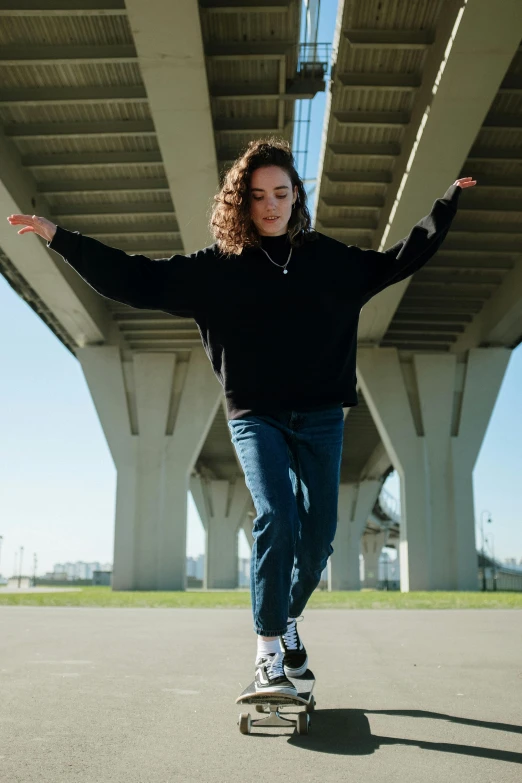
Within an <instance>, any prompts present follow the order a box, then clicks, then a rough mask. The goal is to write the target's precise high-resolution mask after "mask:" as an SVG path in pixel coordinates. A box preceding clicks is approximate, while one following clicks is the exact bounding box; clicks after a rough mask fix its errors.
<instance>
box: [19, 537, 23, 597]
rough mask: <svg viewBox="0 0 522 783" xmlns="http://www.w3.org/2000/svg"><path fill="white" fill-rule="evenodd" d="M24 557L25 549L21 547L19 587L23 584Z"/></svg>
mask: <svg viewBox="0 0 522 783" xmlns="http://www.w3.org/2000/svg"><path fill="white" fill-rule="evenodd" d="M23 557H24V548H23V546H21V547H20V573H19V574H18V587H20V586H21V584H22V560H23Z"/></svg>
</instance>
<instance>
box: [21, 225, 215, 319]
mask: <svg viewBox="0 0 522 783" xmlns="http://www.w3.org/2000/svg"><path fill="white" fill-rule="evenodd" d="M7 219H8V221H9V222H10V224H11V225H13V226H15V225H22V226H23V228H22V229H21V230H20V231H19V232H18V233H19V234H24V233H27V232H33V233H35V234H38V236H41V237H42V239H45V240H47V247H49V248H51V250H55V251H56V252H57V253H59V254H60V255H61V256H62V257H63V259H64V260H65V261H66V262H67V263H68V264H70V266H72V267H73V268H74V269H75V270H76V271H77V272H78V274H79V275H80V276H81V277H82V278H83V279H84V280H85V281H86V282H87V283H88V284H89V285H90V286H91V287H92V288H94V290H95V291H97V292H98V293H99V294H101V295H102V296H105V297H107V298H108V299H113V300H115V301H116V302H123V303H124V304H127V305H130V306H131V307H136V308H140V309H151V310H165V311H167V312H173V313H175V314H176V315H182V316H186V317H192V316H193V315H194V313H195V312H196V311H197V310H198V309H201V305H202V301H203V300H204V296H205V287H206V275H205V274H204V273H203V270H202V265H203V263H204V259H205V257H206V256H208V255H209V252H208V251H210V248H209V249H207V252H206V251H198V252H197V253H193V254H191V255H188V256H185V255H174V256H171V257H170V258H161V259H158V260H155V259H151V258H147V256H142V255H138V254H136V255H134V254H132V255H130V254H127V253H125V252H124V251H123V250H118V249H117V248H114V247H110V246H109V245H105V244H103V242H99V241H98V240H97V239H93V238H92V237H88V236H84V235H82V234H80V233H79V232H77V231H68V230H67V229H65V228H62V227H61V226H56V225H55V224H54V223H52V222H51V221H50V220H47V219H46V218H42V217H38V216H36V215H11V216H10V217H8V218H7Z"/></svg>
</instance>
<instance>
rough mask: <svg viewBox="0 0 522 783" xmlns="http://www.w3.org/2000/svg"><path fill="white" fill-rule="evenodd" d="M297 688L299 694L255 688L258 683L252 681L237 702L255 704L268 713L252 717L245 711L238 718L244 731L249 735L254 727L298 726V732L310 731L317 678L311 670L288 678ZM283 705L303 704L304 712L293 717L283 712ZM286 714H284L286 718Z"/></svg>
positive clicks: (294, 705)
mask: <svg viewBox="0 0 522 783" xmlns="http://www.w3.org/2000/svg"><path fill="white" fill-rule="evenodd" d="M288 679H289V680H290V682H291V683H292V685H293V686H294V687H295V689H296V691H297V696H289V695H287V694H285V693H277V691H272V692H270V691H263V692H262V693H259V692H258V691H256V685H255V682H251V683H250V685H248V686H247V687H246V688H245V690H244V691H243V693H242V694H241V695H240V696H238V698H237V699H236V704H253V705H255V708H256V711H257V712H263V713H264V714H266V715H268V717H266V718H258V719H257V720H252V718H251V716H250V713H248V712H242V713H241V714H240V716H239V719H238V725H239V731H240V732H241V734H250V732H251V729H252V727H253V726H256V727H257V726H276V727H281V726H295V727H296V728H297V732H298V733H299V734H308V731H309V729H310V725H311V722H310V715H309V713H310V712H313V710H314V707H315V697H314V695H313V693H312V691H313V689H314V685H315V677H314V675H313V672H312V671H311V670H310V669H307V670H306V671H305V673H304V674H302V675H301V676H300V677H289V678H288ZM283 707H294V708H295V707H304V708H305V709H304V710H302V711H301V712H297V714H296V715H294V716H292V715H291V714H290V713H292V712H296V710H295V709H293V710H290V712H285V713H281V712H280V710H281V709H282V708H283ZM283 716H284V717H283Z"/></svg>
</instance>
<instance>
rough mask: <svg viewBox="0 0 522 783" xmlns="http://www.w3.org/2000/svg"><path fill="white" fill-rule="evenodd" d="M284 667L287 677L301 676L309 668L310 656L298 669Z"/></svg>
mask: <svg viewBox="0 0 522 783" xmlns="http://www.w3.org/2000/svg"><path fill="white" fill-rule="evenodd" d="M284 668H285V675H286V676H287V677H301V676H302V675H303V674H304V673H305V671H306V670H307V669H308V658H307V659H306V661H305V662H304V663H303V665H302V666H300V667H299V668H298V669H290V668H289V667H288V666H285V667H284Z"/></svg>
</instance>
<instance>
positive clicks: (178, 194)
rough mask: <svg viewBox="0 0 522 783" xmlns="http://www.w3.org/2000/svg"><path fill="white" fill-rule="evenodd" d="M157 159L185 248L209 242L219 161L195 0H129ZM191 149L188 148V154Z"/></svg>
mask: <svg viewBox="0 0 522 783" xmlns="http://www.w3.org/2000/svg"><path fill="white" fill-rule="evenodd" d="M126 5H127V10H128V16H129V23H130V26H131V29H132V33H133V36H134V42H135V45H136V51H137V54H138V60H139V65H140V69H141V73H142V77H143V81H144V83H145V86H146V89H147V94H148V96H149V105H150V110H151V115H152V117H153V119H154V125H155V127H156V131H157V138H158V144H159V147H160V150H161V159H162V162H163V164H164V166H165V173H166V176H167V179H168V181H169V185H170V192H171V195H172V200H173V202H174V204H175V207H176V215H177V218H178V221H179V225H180V228H181V236H182V238H183V246H184V249H185V252H186V253H190V252H193V251H194V250H197V249H198V248H201V247H205V246H206V245H209V244H211V242H212V237H211V235H210V233H209V230H208V225H207V223H208V211H209V208H210V206H211V204H212V198H213V196H214V195H215V193H216V192H217V190H218V187H219V178H218V165H217V158H216V149H215V142H214V129H213V126H212V116H211V111H210V97H209V92H208V84H207V75H206V65H205V53H204V51H203V40H202V33H201V27H200V20H199V8H198V3H197V2H196V0H176V3H172V2H171V0H149V2H147V3H143V2H142V0H127V2H126ZM187 150H190V154H187Z"/></svg>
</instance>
